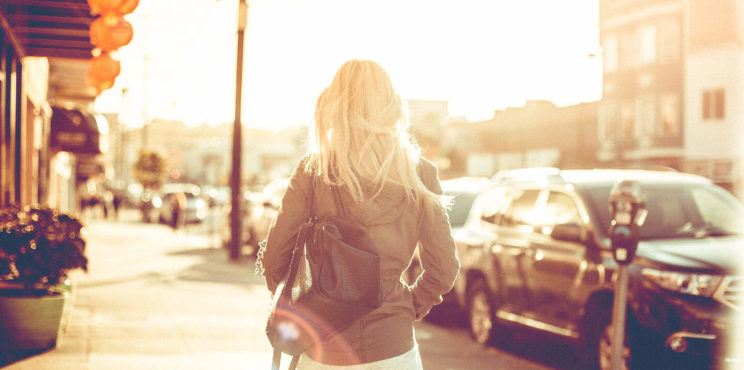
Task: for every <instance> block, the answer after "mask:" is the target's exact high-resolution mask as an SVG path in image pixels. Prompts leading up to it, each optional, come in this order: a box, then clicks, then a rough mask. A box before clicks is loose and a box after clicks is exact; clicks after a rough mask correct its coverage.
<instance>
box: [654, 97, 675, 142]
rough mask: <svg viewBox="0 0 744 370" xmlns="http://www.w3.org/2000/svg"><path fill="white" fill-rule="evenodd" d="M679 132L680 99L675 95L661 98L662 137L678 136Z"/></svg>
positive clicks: (660, 132) (660, 130)
mask: <svg viewBox="0 0 744 370" xmlns="http://www.w3.org/2000/svg"><path fill="white" fill-rule="evenodd" d="M678 132H679V98H678V97H677V95H675V94H664V95H662V96H661V126H660V127H659V130H658V133H659V135H661V136H671V135H676V134H677V133H678Z"/></svg>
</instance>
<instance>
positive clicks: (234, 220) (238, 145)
mask: <svg viewBox="0 0 744 370" xmlns="http://www.w3.org/2000/svg"><path fill="white" fill-rule="evenodd" d="M247 12H248V4H247V3H246V0H239V2H238V58H237V66H236V67H237V68H236V75H235V121H234V123H233V148H232V173H231V176H230V187H231V197H230V198H231V199H230V200H231V207H230V260H231V261H237V260H238V259H240V247H241V244H242V240H241V239H242V234H243V233H242V222H241V217H240V206H241V204H240V203H241V202H240V201H241V199H242V198H243V196H242V194H241V191H240V190H241V186H240V185H241V181H240V178H241V176H240V169H241V162H242V153H243V148H242V145H243V144H242V135H243V133H242V129H241V125H242V124H241V120H240V115H241V109H240V108H241V103H242V95H243V37H244V33H245V26H246V22H247V19H246V17H247Z"/></svg>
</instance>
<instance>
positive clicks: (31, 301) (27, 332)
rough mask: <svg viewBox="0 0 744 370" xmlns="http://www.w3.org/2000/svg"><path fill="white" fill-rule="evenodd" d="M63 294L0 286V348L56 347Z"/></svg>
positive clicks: (0, 350) (64, 295)
mask: <svg viewBox="0 0 744 370" xmlns="http://www.w3.org/2000/svg"><path fill="white" fill-rule="evenodd" d="M65 298H66V294H63V293H55V294H49V295H40V296H26V295H24V291H23V290H16V289H12V290H0V352H3V350H30V349H45V348H52V347H55V346H56V344H57V337H58V335H59V331H60V322H61V319H62V310H63V307H64V303H65Z"/></svg>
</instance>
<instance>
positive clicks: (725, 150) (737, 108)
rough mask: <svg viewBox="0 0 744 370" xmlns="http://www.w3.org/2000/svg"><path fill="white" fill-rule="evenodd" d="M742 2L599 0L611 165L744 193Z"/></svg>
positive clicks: (602, 128)
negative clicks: (660, 171)
mask: <svg viewBox="0 0 744 370" xmlns="http://www.w3.org/2000/svg"><path fill="white" fill-rule="evenodd" d="M742 5H743V2H742V0H715V1H704V0H643V1H640V0H600V8H599V9H600V14H599V15H600V18H599V19H600V24H599V25H600V43H601V45H602V51H603V97H602V100H601V102H600V105H599V110H598V123H599V126H598V140H599V150H598V152H597V159H598V161H599V162H600V163H601V164H603V165H612V166H616V165H621V166H628V165H633V166H640V167H656V166H663V167H670V168H673V169H676V170H680V171H685V172H693V173H698V174H701V175H703V176H706V177H709V178H711V179H713V180H714V181H715V182H716V183H718V184H720V185H722V186H724V187H726V188H728V189H729V190H731V191H732V192H734V193H735V194H737V195H739V196H740V197H741V196H742V192H743V191H744V189H742V180H741V177H742V158H744V155H742V153H743V149H742V147H743V146H742V144H744V143H743V142H742V138H743V137H744V116H742V112H741V110H742V103H744V101H743V99H744V79H743V77H744V74H743V72H742V71H743V70H744V58H743V56H744V54H743V50H744V49H743V48H744V44H743V43H742V41H743V40H744V38H743V37H742V28H743V26H742V25H743V24H744V23H743V21H744V17H743V16H742V14H743V13H742Z"/></svg>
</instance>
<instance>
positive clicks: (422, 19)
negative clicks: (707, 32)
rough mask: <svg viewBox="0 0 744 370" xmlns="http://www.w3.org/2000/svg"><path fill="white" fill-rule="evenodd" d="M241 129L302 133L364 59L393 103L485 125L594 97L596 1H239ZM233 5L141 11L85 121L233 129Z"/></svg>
mask: <svg viewBox="0 0 744 370" xmlns="http://www.w3.org/2000/svg"><path fill="white" fill-rule="evenodd" d="M248 5H249V8H248V21H247V28H246V31H245V44H244V64H243V65H244V67H243V100H242V110H243V114H242V122H243V124H244V125H246V126H248V127H254V128H266V129H281V128H285V127H290V126H296V125H302V124H307V123H309V122H310V121H311V120H312V115H313V108H314V105H315V100H316V98H317V96H318V94H319V93H320V92H321V91H322V90H323V88H324V87H325V86H327V85H328V84H329V83H330V82H331V80H332V78H333V75H334V73H335V71H336V69H337V68H338V67H340V66H341V64H343V62H345V61H346V60H348V59H352V58H360V59H371V60H374V61H376V62H378V63H379V64H380V65H381V66H382V67H383V68H385V69H386V70H387V71H388V73H389V74H390V76H391V79H392V81H393V85H394V86H395V88H396V89H397V90H398V92H399V93H400V95H401V96H402V97H403V98H404V99H409V100H447V101H448V102H449V109H450V114H451V115H452V116H464V117H465V118H466V119H468V120H469V121H477V120H483V119H488V118H490V117H491V116H492V115H493V111H494V110H496V109H504V108H506V107H512V106H517V107H518V106H522V105H524V102H525V100H538V99H539V100H550V101H552V102H554V103H555V104H556V105H559V106H565V105H572V104H577V103H580V102H586V101H594V100H598V99H599V98H600V97H601V78H602V77H601V75H602V71H601V51H600V47H599V32H598V1H597V0H562V1H555V0H519V1H513V0H459V1H440V0H376V1H361V0H248ZM237 7H238V0H140V4H139V6H138V8H137V9H136V10H135V11H134V12H133V13H132V14H130V15H127V19H128V20H129V22H131V23H132V25H133V27H134V39H133V40H132V42H131V43H130V44H129V45H127V46H125V47H123V48H121V49H120V50H119V51H118V57H119V59H120V60H121V63H122V72H121V74H120V75H119V77H117V80H116V84H115V85H114V87H113V88H111V89H109V90H106V91H104V92H103V93H102V94H101V96H100V97H99V98H98V99H97V101H96V105H95V108H96V110H98V111H100V112H104V113H105V112H118V113H119V120H120V121H121V122H123V123H124V124H125V125H127V126H130V127H138V126H141V125H142V124H143V122H145V121H149V120H151V119H155V118H158V119H168V120H179V121H183V122H185V123H187V124H190V125H198V124H210V125H214V124H221V123H230V122H233V120H234V106H235V105H234V104H235V75H236V49H237Z"/></svg>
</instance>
